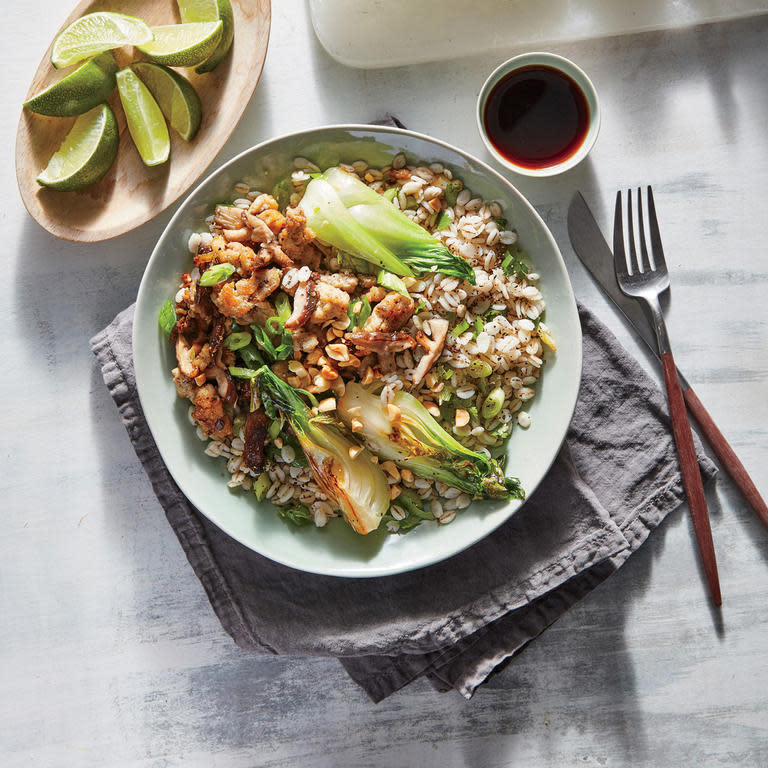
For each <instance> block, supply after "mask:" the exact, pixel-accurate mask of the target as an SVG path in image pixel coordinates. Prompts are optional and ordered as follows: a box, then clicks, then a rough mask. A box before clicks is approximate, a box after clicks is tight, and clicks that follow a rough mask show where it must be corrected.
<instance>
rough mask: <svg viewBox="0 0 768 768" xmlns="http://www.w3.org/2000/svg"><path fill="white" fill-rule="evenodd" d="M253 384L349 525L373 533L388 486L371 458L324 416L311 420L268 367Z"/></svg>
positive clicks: (386, 502) (296, 394)
mask: <svg viewBox="0 0 768 768" xmlns="http://www.w3.org/2000/svg"><path fill="white" fill-rule="evenodd" d="M254 379H255V381H256V386H257V387H258V390H259V397H260V398H261V402H262V405H263V406H264V409H265V410H266V412H267V414H268V415H269V416H270V417H271V418H276V417H277V414H278V412H279V413H280V414H282V416H283V418H284V419H285V420H286V421H287V422H288V423H289V424H290V425H291V428H292V429H293V431H294V432H295V433H296V437H297V438H298V441H299V445H300V446H301V448H302V450H303V451H304V455H305V456H306V457H307V462H308V464H309V467H310V469H311V471H312V474H313V475H314V477H315V479H316V480H317V482H318V484H319V485H320V487H321V489H322V491H323V493H324V494H325V495H326V496H328V498H329V499H331V500H332V501H333V502H335V504H336V505H337V506H338V507H339V509H341V511H342V514H343V515H344V519H345V520H346V521H347V523H349V525H350V526H351V527H352V529H353V530H354V531H355V532H356V533H362V534H365V533H370V532H371V531H374V530H376V528H378V527H379V523H380V522H381V518H382V517H383V516H384V514H385V513H386V512H387V510H388V509H389V483H388V482H387V478H386V476H385V475H384V472H383V471H382V470H381V468H380V467H379V465H378V464H376V463H374V461H373V460H372V457H371V454H370V453H369V452H368V451H367V450H366V449H365V448H362V450H360V449H361V446H359V445H358V444H357V443H354V442H352V441H351V440H349V439H348V438H347V437H346V436H345V435H344V434H343V433H342V432H341V430H340V429H339V428H338V427H337V426H336V425H335V424H334V423H333V420H332V419H331V418H329V417H328V416H312V414H311V412H310V410H309V408H308V407H307V406H306V404H305V403H304V401H303V400H302V399H301V396H300V395H299V392H298V391H297V390H295V389H294V388H293V387H291V386H290V385H289V384H286V383H285V382H284V381H283V380H282V379H280V378H279V377H278V376H276V375H275V374H274V373H273V372H272V371H271V370H270V369H269V368H268V367H267V366H263V367H262V368H259V370H258V371H257V373H256V375H255V377H254ZM350 448H352V449H353V451H352V454H350ZM352 456H354V458H352Z"/></svg>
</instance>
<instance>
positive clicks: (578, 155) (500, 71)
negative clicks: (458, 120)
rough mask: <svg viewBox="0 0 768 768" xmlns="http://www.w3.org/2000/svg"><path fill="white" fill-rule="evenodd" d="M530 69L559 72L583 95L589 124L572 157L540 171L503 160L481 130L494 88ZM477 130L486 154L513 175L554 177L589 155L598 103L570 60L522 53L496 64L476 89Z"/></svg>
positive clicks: (597, 121)
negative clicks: (512, 172)
mask: <svg viewBox="0 0 768 768" xmlns="http://www.w3.org/2000/svg"><path fill="white" fill-rule="evenodd" d="M530 66H546V67H552V68H553V69H557V70H559V71H560V72H563V73H564V74H566V75H567V76H568V77H570V78H571V80H573V81H574V82H575V83H576V85H577V86H578V87H579V88H580V89H581V91H582V92H583V94H584V96H585V98H586V100H587V106H588V107H589V122H588V127H587V134H586V136H585V137H584V141H583V142H582V143H581V146H580V147H579V148H578V149H577V150H576V152H575V153H574V154H572V155H571V156H570V157H568V158H566V159H565V160H563V161H562V162H559V163H556V164H554V165H548V166H546V167H544V168H526V167H525V166H522V165H518V164H517V163H513V162H512V161H511V160H509V159H508V158H507V157H504V155H502V154H501V153H500V152H499V150H498V149H496V147H495V146H494V144H493V142H492V141H491V140H490V138H489V137H488V133H487V131H486V128H485V118H484V115H485V105H486V102H487V101H488V97H489V96H490V94H491V91H493V89H494V86H496V85H497V83H499V82H500V81H501V80H503V79H504V78H505V77H506V76H507V75H509V74H510V73H511V72H514V71H515V70H518V69H521V68H522V67H530ZM476 118H477V130H478V131H479V132H480V138H482V140H483V143H484V144H485V146H486V148H487V149H488V151H489V152H490V153H491V154H492V155H493V156H494V157H495V158H496V159H497V160H498V161H499V162H500V163H501V164H502V165H504V166H505V167H507V168H509V169H510V170H511V171H514V172H515V173H519V174H521V175H523V176H538V177H543V176H556V175H557V174H559V173H563V172H564V171H568V170H570V169H571V168H573V167H575V166H577V165H578V164H579V163H580V162H581V161H582V160H583V159H584V158H585V157H586V156H587V155H588V154H589V152H590V150H591V149H592V147H593V146H594V144H595V141H596V140H597V134H598V133H599V132H600V102H599V101H598V98H597V91H596V90H595V86H594V85H593V84H592V81H591V80H590V79H589V77H587V75H586V73H585V72H584V71H583V70H582V69H580V68H579V67H577V66H576V65H575V64H574V63H573V62H572V61H569V60H568V59H565V58H563V57H562V56H558V55H556V54H554V53H524V54H522V55H521V56H515V57H513V58H511V59H509V60H508V61H505V62H504V63H503V64H500V65H499V66H498V67H496V69H494V70H493V72H491V74H490V75H489V76H488V79H487V80H486V81H485V83H484V84H483V87H482V88H481V89H480V95H479V96H478V97H477V111H476Z"/></svg>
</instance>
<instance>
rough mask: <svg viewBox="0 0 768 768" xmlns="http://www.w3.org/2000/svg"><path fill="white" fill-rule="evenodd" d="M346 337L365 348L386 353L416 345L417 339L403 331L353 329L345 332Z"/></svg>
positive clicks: (400, 350)
mask: <svg viewBox="0 0 768 768" xmlns="http://www.w3.org/2000/svg"><path fill="white" fill-rule="evenodd" d="M344 338H345V339H346V340H347V341H351V342H352V343H353V344H354V345H356V346H358V347H362V348H363V349H365V350H370V351H371V352H378V353H382V352H383V353H385V354H395V353H397V352H402V351H403V350H405V349H412V348H413V347H415V346H416V340H415V339H414V338H413V336H411V335H410V334H408V333H403V332H402V331H396V332H394V333H386V332H385V331H352V332H351V333H345V334H344Z"/></svg>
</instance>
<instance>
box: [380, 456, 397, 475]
mask: <svg viewBox="0 0 768 768" xmlns="http://www.w3.org/2000/svg"><path fill="white" fill-rule="evenodd" d="M381 468H382V469H383V470H384V471H385V472H386V473H387V474H388V475H389V476H390V477H393V478H394V479H395V480H399V479H400V470H399V469H398V468H397V464H395V462H394V461H392V460H391V459H388V460H387V461H384V462H382V464H381Z"/></svg>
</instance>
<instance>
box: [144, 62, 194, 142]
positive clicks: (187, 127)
mask: <svg viewBox="0 0 768 768" xmlns="http://www.w3.org/2000/svg"><path fill="white" fill-rule="evenodd" d="M131 69H132V70H133V71H134V72H135V73H136V74H137V75H138V76H139V78H141V81H142V82H143V83H144V85H146V86H147V88H149V91H150V93H151V94H152V95H153V96H154V97H155V101H156V102H157V104H158V106H159V107H160V109H161V110H162V112H163V114H164V115H165V117H166V119H167V120H168V122H169V123H170V124H171V127H172V128H173V129H174V130H175V131H176V132H177V133H178V134H179V135H180V136H181V138H182V139H186V141H191V140H192V139H193V138H194V137H195V134H196V133H197V129H198V128H199V127H200V121H201V120H202V117H203V111H202V107H201V105H200V97H199V96H198V95H197V91H196V90H195V89H194V88H193V87H192V84H191V83H190V82H189V80H186V79H185V78H183V77H182V76H181V75H180V74H178V73H177V72H174V71H173V70H172V69H168V68H167V67H164V66H163V65H162V64H150V62H148V61H137V62H134V63H133V64H132V65H131Z"/></svg>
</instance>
